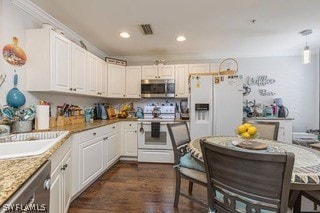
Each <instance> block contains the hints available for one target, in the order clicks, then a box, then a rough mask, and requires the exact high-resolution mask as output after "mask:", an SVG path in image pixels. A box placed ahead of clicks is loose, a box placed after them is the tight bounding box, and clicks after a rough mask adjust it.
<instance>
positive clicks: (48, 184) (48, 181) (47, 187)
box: [43, 179, 51, 190]
mask: <svg viewBox="0 0 320 213" xmlns="http://www.w3.org/2000/svg"><path fill="white" fill-rule="evenodd" d="M50 187H51V179H45V180H44V183H43V188H44V189H45V190H50Z"/></svg>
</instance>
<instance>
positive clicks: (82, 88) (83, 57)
mask: <svg viewBox="0 0 320 213" xmlns="http://www.w3.org/2000/svg"><path fill="white" fill-rule="evenodd" d="M71 68H72V76H71V78H72V88H71V89H72V91H74V92H76V93H79V94H85V93H86V92H87V91H86V68H87V51H86V50H85V49H83V48H81V47H80V46H78V45H76V44H72V61H71Z"/></svg>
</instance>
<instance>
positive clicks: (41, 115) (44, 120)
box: [36, 105, 50, 130]
mask: <svg viewBox="0 0 320 213" xmlns="http://www.w3.org/2000/svg"><path fill="white" fill-rule="evenodd" d="M36 109H37V112H36V129H38V130H41V129H49V120H50V119H49V105H37V107H36Z"/></svg>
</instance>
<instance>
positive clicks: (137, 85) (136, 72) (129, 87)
mask: <svg viewBox="0 0 320 213" xmlns="http://www.w3.org/2000/svg"><path fill="white" fill-rule="evenodd" d="M140 97H141V66H128V67H126V98H140Z"/></svg>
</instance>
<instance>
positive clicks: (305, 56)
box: [300, 29, 312, 64]
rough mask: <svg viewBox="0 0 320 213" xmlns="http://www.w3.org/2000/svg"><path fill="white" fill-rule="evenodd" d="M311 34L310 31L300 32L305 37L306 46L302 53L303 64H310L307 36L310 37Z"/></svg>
mask: <svg viewBox="0 0 320 213" xmlns="http://www.w3.org/2000/svg"><path fill="white" fill-rule="evenodd" d="M311 33H312V30H311V29H308V30H303V31H301V32H300V34H301V35H302V36H305V37H306V46H305V47H304V49H303V53H302V62H303V63H304V64H309V63H310V62H311V50H310V47H309V46H308V40H307V36H308V35H310V34H311Z"/></svg>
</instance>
